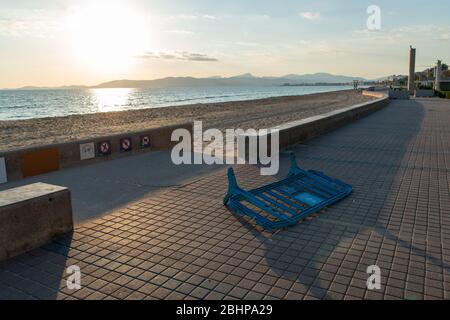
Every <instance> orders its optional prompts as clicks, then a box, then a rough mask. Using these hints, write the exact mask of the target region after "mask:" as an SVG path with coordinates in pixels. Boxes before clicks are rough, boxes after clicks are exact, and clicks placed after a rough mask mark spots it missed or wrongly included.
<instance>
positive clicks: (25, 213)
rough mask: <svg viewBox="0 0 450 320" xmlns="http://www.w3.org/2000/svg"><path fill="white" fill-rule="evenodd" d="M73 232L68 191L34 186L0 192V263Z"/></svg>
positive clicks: (36, 184)
mask: <svg viewBox="0 0 450 320" xmlns="http://www.w3.org/2000/svg"><path fill="white" fill-rule="evenodd" d="M72 230H73V219H72V204H71V197H70V191H69V189H67V188H65V187H60V186H55V185H50V184H46V183H34V184H30V185H26V186H23V187H18V188H13V189H8V190H5V191H1V192H0V261H2V260H5V259H8V258H11V257H13V256H16V255H18V254H21V253H23V252H25V251H28V250H31V249H34V248H37V247H40V246H42V245H44V244H46V243H48V242H49V241H51V240H52V239H54V238H55V237H57V236H59V235H62V234H64V233H67V232H70V231H72Z"/></svg>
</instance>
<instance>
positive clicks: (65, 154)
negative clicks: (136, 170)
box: [0, 123, 193, 181]
mask: <svg viewBox="0 0 450 320" xmlns="http://www.w3.org/2000/svg"><path fill="white" fill-rule="evenodd" d="M178 128H184V129H187V130H189V131H190V132H191V133H192V132H193V124H192V123H183V124H179V125H173V126H166V127H159V128H152V129H148V130H144V131H136V132H128V133H123V134H115V135H109V136H103V137H97V138H93V139H86V140H79V141H71V142H67V143H60V144H52V145H44V146H38V147H31V148H21V149H16V150H11V151H7V152H3V153H2V152H0V159H1V158H4V159H5V163H6V173H7V179H8V180H9V181H12V180H17V179H21V178H24V177H27V176H33V175H38V174H42V173H46V172H50V171H55V170H59V169H64V168H70V167H75V166H79V165H84V164H91V163H95V162H98V161H105V160H110V159H116V158H120V157H125V156H129V155H133V154H139V153H142V152H149V151H153V150H163V149H169V148H171V147H173V146H174V145H175V144H176V142H172V141H171V139H170V138H171V135H172V132H173V131H174V130H175V129H178ZM144 138H145V139H147V140H146V141H149V144H148V145H143V140H144ZM125 140H127V141H125ZM124 146H125V147H127V146H128V148H124ZM103 151H105V152H103Z"/></svg>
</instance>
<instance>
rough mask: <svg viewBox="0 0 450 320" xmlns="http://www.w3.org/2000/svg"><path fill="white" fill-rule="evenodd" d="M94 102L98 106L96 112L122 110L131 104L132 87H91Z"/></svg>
mask: <svg viewBox="0 0 450 320" xmlns="http://www.w3.org/2000/svg"><path fill="white" fill-rule="evenodd" d="M90 91H91V93H92V96H91V99H92V104H93V105H94V106H95V107H96V108H97V109H96V111H95V112H108V111H120V110H124V109H127V107H128V106H129V98H130V93H132V92H133V91H134V89H131V88H101V89H100V88H99V89H90Z"/></svg>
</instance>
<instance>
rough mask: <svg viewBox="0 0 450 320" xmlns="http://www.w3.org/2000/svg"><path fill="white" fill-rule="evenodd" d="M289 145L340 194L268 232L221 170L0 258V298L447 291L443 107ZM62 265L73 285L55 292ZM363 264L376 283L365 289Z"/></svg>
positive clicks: (417, 107) (399, 108)
mask: <svg viewBox="0 0 450 320" xmlns="http://www.w3.org/2000/svg"><path fill="white" fill-rule="evenodd" d="M295 151H296V154H297V158H298V159H299V161H300V162H301V165H302V166H303V167H305V168H314V169H318V170H322V171H324V172H326V173H328V174H330V175H333V176H336V177H338V178H341V179H343V180H345V181H347V182H349V183H351V184H352V185H353V187H354V192H353V194H352V195H351V196H350V197H348V198H346V199H344V200H343V201H341V202H340V203H338V204H336V205H334V206H332V207H330V208H328V209H326V210H324V211H322V212H321V213H319V214H317V215H316V216H314V217H312V218H310V219H308V220H307V221H303V222H301V223H299V224H298V225H296V226H294V227H291V228H288V229H286V230H281V231H279V232H277V233H274V234H270V233H267V232H264V231H261V230H260V229H258V228H255V227H254V226H253V224H252V223H247V222H246V220H245V219H243V218H238V217H237V216H235V215H233V214H231V213H230V212H229V211H228V210H227V209H226V208H225V207H224V206H223V205H222V197H223V195H224V192H225V190H226V180H225V168H224V170H220V172H217V173H215V174H213V175H208V176H205V177H202V178H201V179H199V180H197V181H194V182H192V183H190V184H187V185H184V186H182V187H178V188H174V189H170V190H165V191H163V192H160V193H158V194H156V195H152V196H151V197H149V198H145V199H142V201H140V202H139V203H136V204H135V205H133V206H130V207H129V208H127V209H125V210H120V211H117V212H115V213H113V214H111V215H108V216H105V217H103V218H101V219H98V220H95V221H93V222H92V223H88V224H84V225H81V226H79V227H77V229H76V231H75V233H74V234H73V235H71V236H67V237H64V238H61V239H59V240H57V241H55V242H53V243H51V244H50V245H47V246H45V247H42V248H40V249H38V250H34V251H32V252H29V253H27V254H24V255H21V256H19V257H17V258H14V259H12V260H9V261H7V262H5V263H3V264H1V267H0V298H3V299H5V298H30V299H82V298H88V299H111V298H112V299H122V298H126V299H145V298H147V299H184V298H186V299H203V298H206V299H223V298H230V299H231V298H234V299H242V298H246V299H260V298H265V299H362V298H368V299H382V298H384V299H443V298H447V299H448V298H450V195H449V182H450V171H449V169H450V103H448V101H443V100H434V99H433V100H411V101H395V102H392V103H391V104H390V105H389V106H388V107H387V108H385V109H383V110H381V111H379V112H377V113H375V114H372V115H370V116H369V117H367V118H365V119H362V120H360V121H358V122H355V123H353V124H350V125H347V126H345V127H343V128H341V129H338V130H337V131H334V132H331V133H329V134H327V135H324V136H322V137H319V138H317V139H314V140H311V141H309V142H308V143H306V144H305V145H302V146H299V147H297V148H296V149H295ZM282 160H283V172H284V173H285V172H286V164H287V159H286V157H285V156H284V157H283V159H282ZM237 176H238V181H239V182H240V183H241V184H242V185H243V186H245V187H251V186H257V185H260V184H262V183H264V182H267V181H270V180H272V179H273V178H262V177H260V176H259V170H258V169H257V168H255V167H251V166H246V167H241V168H238V172H237ZM73 264H76V265H78V266H80V267H81V271H82V289H81V290H78V291H71V290H68V289H67V288H66V287H65V286H66V284H65V283H66V281H65V279H66V277H67V275H66V274H65V268H66V267H67V266H69V265H73ZM373 264H376V265H378V266H379V267H380V268H381V280H382V287H381V290H372V291H369V290H367V289H366V280H367V278H368V274H366V268H367V267H368V266H369V265H373Z"/></svg>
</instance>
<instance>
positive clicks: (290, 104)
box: [0, 91, 373, 151]
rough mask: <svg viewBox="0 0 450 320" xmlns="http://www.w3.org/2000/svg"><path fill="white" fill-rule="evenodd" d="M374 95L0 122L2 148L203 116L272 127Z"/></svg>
mask: <svg viewBox="0 0 450 320" xmlns="http://www.w3.org/2000/svg"><path fill="white" fill-rule="evenodd" d="M371 99H373V98H371V97H367V96H363V95H361V94H358V93H355V92H353V91H340V92H327V93H317V94H311V95H304V96H289V97H276V98H267V99H260V100H250V101H233V102H223V103H212V104H195V105H187V106H175V107H165V108H149V109H141V110H130V111H120V112H105V113H96V114H87V115H74V116H66V117H53V118H40V119H30V120H18V121H0V151H7V150H10V149H15V148H20V147H26V146H33V145H42V144H51V143H61V142H67V141H73V140H79V139H86V138H92V137H96V136H103V135H107V134H113V133H125V132H129V131H137V130H144V129H148V128H152V127H158V126H164V125H169V124H176V123H181V122H186V121H193V120H202V121H203V125H204V128H218V129H225V128H243V129H247V128H255V129H260V128H270V127H273V126H276V125H280V124H282V123H286V122H290V121H294V120H300V119H304V118H307V117H310V116H314V115H318V114H322V113H325V112H329V111H332V110H336V109H340V108H343V107H347V106H351V105H353V104H357V103H361V102H364V101H369V100H371Z"/></svg>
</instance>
